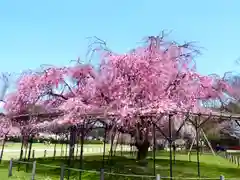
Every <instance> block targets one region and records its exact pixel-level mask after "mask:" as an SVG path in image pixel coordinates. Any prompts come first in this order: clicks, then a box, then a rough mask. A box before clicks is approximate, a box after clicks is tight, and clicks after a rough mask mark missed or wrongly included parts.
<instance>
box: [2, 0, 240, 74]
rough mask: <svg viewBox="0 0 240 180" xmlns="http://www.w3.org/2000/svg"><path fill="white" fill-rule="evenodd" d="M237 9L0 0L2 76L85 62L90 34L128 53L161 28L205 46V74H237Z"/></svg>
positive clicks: (217, 1)
mask: <svg viewBox="0 0 240 180" xmlns="http://www.w3.org/2000/svg"><path fill="white" fill-rule="evenodd" d="M239 7H240V1H237V0H235V1H234V0H228V1H227V0H212V1H209V0H208V1H207V0H201V1H192V0H181V1H173V0H172V1H162V0H121V1H113V0H102V1H98V0H86V1H83V0H70V1H63V0H62V1H61V0H41V1H32V0H21V1H16V0H15V1H13V0H1V1H0V23H1V25H0V62H1V65H0V72H14V73H19V72H21V71H22V70H25V69H29V68H37V67H39V66H40V65H41V64H54V65H66V64H68V63H69V61H70V60H72V59H76V58H77V57H78V56H80V57H81V58H82V60H84V59H85V55H86V52H87V47H88V43H89V41H88V40H87V37H91V36H97V37H99V38H101V39H103V40H105V41H106V42H107V44H108V46H109V47H110V48H111V49H112V50H114V51H117V52H126V51H128V50H129V49H131V48H133V47H135V46H137V45H138V43H139V42H140V41H141V40H142V38H143V37H145V36H148V35H158V34H159V33H160V32H161V31H162V30H168V31H172V33H171V34H170V36H169V39H172V40H176V41H178V42H184V41H197V42H198V44H197V45H198V46H200V47H204V49H202V55H201V56H200V57H198V58H197V68H198V70H199V71H200V72H201V73H203V74H210V73H218V74H223V73H224V72H225V71H230V70H231V71H233V70H235V71H237V70H238V69H239V67H237V66H236V63H234V62H235V60H236V59H238V58H239V57H240V51H239V49H240V48H239V40H240V23H239V18H240V11H239ZM93 63H97V62H93Z"/></svg>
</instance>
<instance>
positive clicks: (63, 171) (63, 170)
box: [60, 164, 65, 180]
mask: <svg viewBox="0 0 240 180" xmlns="http://www.w3.org/2000/svg"><path fill="white" fill-rule="evenodd" d="M64 173H65V165H64V164H62V166H61V174H60V180H64Z"/></svg>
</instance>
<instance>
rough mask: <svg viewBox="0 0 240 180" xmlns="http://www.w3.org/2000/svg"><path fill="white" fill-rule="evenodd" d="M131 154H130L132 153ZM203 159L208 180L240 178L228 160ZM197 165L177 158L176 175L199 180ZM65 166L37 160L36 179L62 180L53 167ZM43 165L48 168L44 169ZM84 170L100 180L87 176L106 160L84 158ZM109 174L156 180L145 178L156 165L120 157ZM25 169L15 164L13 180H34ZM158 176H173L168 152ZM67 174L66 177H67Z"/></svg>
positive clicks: (74, 175) (0, 169)
mask: <svg viewBox="0 0 240 180" xmlns="http://www.w3.org/2000/svg"><path fill="white" fill-rule="evenodd" d="M128 154H129V153H128ZM200 159H201V164H200V167H201V176H202V177H208V178H210V177H211V178H218V177H219V176H220V175H224V176H225V177H226V179H228V178H239V177H240V171H239V168H237V167H236V165H233V164H232V163H230V162H228V161H227V160H225V159H223V158H221V157H219V156H215V157H214V156H213V155H210V154H209V155H202V156H201V157H200ZM192 161H193V162H188V161H187V155H186V154H177V156H176V163H175V164H174V166H173V172H174V173H173V174H174V176H175V177H179V178H180V177H182V179H185V180H187V177H192V178H193V177H196V176H197V163H196V156H195V155H193V156H192ZM62 163H66V164H67V160H66V159H65V160H63V159H60V158H59V159H56V160H53V159H52V158H47V159H43V158H42V159H37V169H36V179H37V180H38V179H39V180H40V179H42V180H43V179H45V180H46V179H48V180H57V179H59V177H60V168H57V167H49V166H60V165H61V164H62ZM8 164H9V163H8V162H6V161H4V162H3V163H2V165H1V166H0V176H1V178H0V179H1V180H7V179H8V178H7V168H8ZM42 164H47V166H44V165H42ZM83 166H84V169H85V170H86V172H83V173H82V177H83V178H82V180H88V179H92V180H95V179H99V177H100V175H99V174H96V173H94V172H87V171H99V170H100V168H101V167H102V156H101V155H88V156H87V155H86V156H85V157H84V165H83ZM74 167H75V168H78V167H79V160H76V161H74ZM104 169H105V172H109V171H110V169H111V171H112V172H114V173H120V174H122V175H109V174H105V179H114V180H123V179H126V180H138V179H139V180H140V179H141V180H153V179H154V178H151V177H145V178H143V176H144V175H148V176H151V175H152V174H153V161H152V160H151V159H150V157H149V160H148V165H147V166H141V165H139V164H138V163H136V161H135V159H134V158H133V157H130V156H129V155H125V156H122V157H121V156H116V157H114V158H113V160H112V161H111V162H110V161H107V160H106V163H105V168H104ZM24 170H25V166H21V169H20V171H19V172H18V171H17V164H14V168H13V177H12V178H9V179H30V177H31V173H30V171H31V167H30V170H29V173H26V172H24ZM156 172H157V173H159V174H160V175H161V176H169V160H168V153H166V152H159V153H158V154H157V159H156ZM67 173H68V172H67V171H66V172H65V175H67ZM126 174H135V175H136V174H140V175H141V177H124V175H126ZM78 176H79V172H74V171H71V176H70V179H78Z"/></svg>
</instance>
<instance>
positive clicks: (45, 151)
mask: <svg viewBox="0 0 240 180" xmlns="http://www.w3.org/2000/svg"><path fill="white" fill-rule="evenodd" d="M46 156H47V150H46V149H45V150H44V157H46Z"/></svg>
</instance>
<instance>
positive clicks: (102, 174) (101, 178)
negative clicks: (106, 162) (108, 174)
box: [100, 169, 104, 180]
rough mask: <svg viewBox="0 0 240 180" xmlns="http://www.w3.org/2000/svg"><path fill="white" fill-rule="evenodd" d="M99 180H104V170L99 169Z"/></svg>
mask: <svg viewBox="0 0 240 180" xmlns="http://www.w3.org/2000/svg"><path fill="white" fill-rule="evenodd" d="M100 180H104V169H101V174H100Z"/></svg>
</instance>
